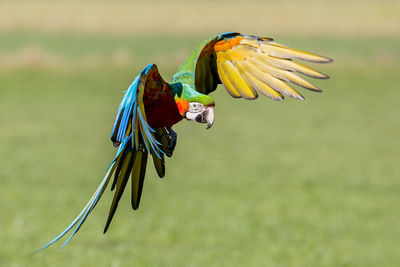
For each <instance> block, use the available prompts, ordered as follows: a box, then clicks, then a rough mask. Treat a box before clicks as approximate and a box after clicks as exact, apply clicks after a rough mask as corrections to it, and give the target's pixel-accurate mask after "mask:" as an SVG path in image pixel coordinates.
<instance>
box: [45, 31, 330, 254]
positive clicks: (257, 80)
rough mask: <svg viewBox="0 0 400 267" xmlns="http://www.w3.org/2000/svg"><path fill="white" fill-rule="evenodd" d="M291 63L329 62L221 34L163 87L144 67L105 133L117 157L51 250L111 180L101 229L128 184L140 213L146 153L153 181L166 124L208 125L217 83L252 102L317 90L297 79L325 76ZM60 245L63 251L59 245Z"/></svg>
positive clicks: (168, 134)
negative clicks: (111, 196)
mask: <svg viewBox="0 0 400 267" xmlns="http://www.w3.org/2000/svg"><path fill="white" fill-rule="evenodd" d="M297 59H300V60H304V61H310V62H317V63H327V62H331V59H329V58H326V57H322V56H318V55H315V54H311V53H308V52H303V51H300V50H296V49H291V48H288V47H285V46H283V45H280V44H278V43H275V42H274V41H273V40H272V39H271V38H264V37H257V36H252V35H243V34H240V33H224V34H221V35H217V36H214V37H212V38H210V39H208V40H205V41H204V42H202V43H201V44H200V46H198V47H197V48H196V49H194V50H193V52H192V53H191V54H190V55H189V57H188V59H187V60H186V61H185V62H184V63H183V64H182V65H181V66H180V67H179V68H178V71H177V72H176V74H175V75H174V76H173V78H172V80H171V82H170V83H167V82H165V81H164V80H163V78H162V77H161V76H160V74H159V72H158V69H157V66H156V65H155V64H150V65H148V66H146V67H145V68H144V69H143V70H142V71H141V72H140V74H139V75H138V76H137V77H136V78H135V79H134V81H133V82H132V84H131V85H130V86H129V88H128V90H127V91H126V93H125V94H124V97H123V99H122V101H121V104H120V106H119V109H118V112H117V116H116V119H115V123H114V126H113V129H112V133H111V140H112V142H113V144H114V146H116V147H118V150H117V153H116V156H115V158H114V160H113V161H112V162H111V164H110V166H109V168H108V172H107V174H106V176H105V177H104V179H103V181H102V182H101V184H100V185H99V187H98V188H97V190H96V192H95V193H94V195H93V196H92V198H91V199H90V200H89V202H88V204H87V205H86V206H85V208H84V209H83V210H82V212H81V213H80V214H79V215H78V217H77V218H76V219H75V220H74V221H73V222H72V223H71V224H70V225H69V226H68V227H67V228H66V229H65V230H64V231H63V232H62V233H61V234H60V235H58V236H57V237H56V238H54V239H53V240H52V241H50V242H49V243H48V244H46V245H45V246H43V247H42V249H44V248H46V247H48V246H49V245H51V244H53V243H54V242H56V241H57V240H59V239H60V238H61V237H62V236H64V235H65V234H66V233H67V232H68V231H69V230H71V229H72V228H73V227H74V226H75V229H74V231H73V233H72V234H71V236H70V237H69V239H68V240H67V241H66V242H65V243H64V245H66V244H67V243H68V242H69V241H70V240H71V238H72V237H73V236H74V235H75V233H76V232H77V231H78V230H79V229H80V227H81V226H82V224H83V222H84V221H85V220H86V218H87V217H88V215H89V214H90V212H91V211H92V210H93V209H94V207H95V206H96V204H97V203H98V201H99V199H100V198H101V196H102V194H103V192H104V191H105V189H106V187H107V185H108V184H109V182H110V181H111V180H112V185H111V190H115V193H114V199H113V201H112V204H111V208H110V212H109V215H108V219H107V222H106V226H105V229H104V232H106V231H107V229H108V227H109V225H110V223H111V220H112V218H113V216H114V214H115V211H116V209H117V206H118V202H119V200H120V198H121V196H122V193H123V192H124V189H125V187H126V185H127V182H128V180H129V178H130V180H131V204H132V208H133V209H137V208H138V207H139V203H140V198H141V194H142V189H143V182H144V178H145V172H146V166H147V159H148V155H150V156H151V157H152V159H153V164H154V167H155V169H156V171H157V174H158V175H159V177H160V178H162V177H164V175H165V159H164V156H165V155H166V156H169V157H170V156H172V153H173V150H174V148H175V144H176V140H177V139H176V138H177V135H176V133H175V132H174V131H173V130H172V128H171V127H172V126H173V125H174V124H176V123H178V122H180V121H181V120H182V119H183V118H185V119H187V120H193V121H196V122H200V123H206V124H207V128H210V127H211V126H212V124H213V122H214V106H215V103H214V100H213V99H212V98H211V97H210V96H209V95H208V94H209V93H211V92H212V91H214V90H215V89H216V88H217V85H218V84H221V83H222V84H223V85H224V87H225V89H226V91H227V92H228V93H229V94H230V95H231V96H232V97H234V98H245V99H248V100H252V99H256V98H257V97H258V94H260V93H261V94H263V95H265V96H267V97H269V98H271V99H273V100H282V99H283V98H284V95H286V96H289V97H292V98H295V99H299V100H303V99H304V97H303V96H302V95H301V94H300V93H299V92H297V91H296V90H295V89H294V88H292V87H291V86H290V85H289V83H292V84H296V85H299V86H301V87H304V88H306V89H309V90H312V91H317V92H319V91H320V90H319V89H318V88H317V87H316V86H314V85H312V84H311V83H310V82H308V81H307V80H305V79H304V78H302V77H301V76H298V75H297V74H296V73H301V74H304V75H306V76H310V77H313V78H319V79H326V78H328V76H326V75H325V74H322V73H320V72H318V71H315V70H313V69H311V68H309V67H307V66H305V65H302V64H300V63H298V62H296V60H297ZM64 245H63V246H64Z"/></svg>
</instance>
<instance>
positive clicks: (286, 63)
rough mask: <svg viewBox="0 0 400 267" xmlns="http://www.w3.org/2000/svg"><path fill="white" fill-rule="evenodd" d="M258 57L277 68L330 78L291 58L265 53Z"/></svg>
mask: <svg viewBox="0 0 400 267" xmlns="http://www.w3.org/2000/svg"><path fill="white" fill-rule="evenodd" d="M256 58H257V59H258V60H260V61H262V62H264V63H266V64H268V65H271V66H272V67H275V68H279V69H284V70H290V71H296V72H298V73H301V74H304V75H307V76H309V77H312V78H317V79H328V78H329V77H328V75H326V74H324V73H321V72H319V71H316V70H314V69H312V68H310V67H308V66H306V65H303V64H300V63H298V62H295V61H293V60H291V59H282V58H276V57H271V56H267V55H265V54H261V55H257V56H256Z"/></svg>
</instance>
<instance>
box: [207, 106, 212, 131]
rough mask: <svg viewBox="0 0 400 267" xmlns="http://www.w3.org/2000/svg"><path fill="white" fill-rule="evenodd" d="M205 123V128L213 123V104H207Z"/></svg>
mask: <svg viewBox="0 0 400 267" xmlns="http://www.w3.org/2000/svg"><path fill="white" fill-rule="evenodd" d="M205 112H207V114H206V123H207V129H209V128H210V127H211V126H212V125H213V124H214V106H208V107H207V109H206V111H205Z"/></svg>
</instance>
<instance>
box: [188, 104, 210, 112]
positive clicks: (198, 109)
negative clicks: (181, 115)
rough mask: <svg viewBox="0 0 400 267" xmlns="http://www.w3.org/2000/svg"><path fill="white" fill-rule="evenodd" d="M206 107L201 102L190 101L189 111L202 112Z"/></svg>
mask: <svg viewBox="0 0 400 267" xmlns="http://www.w3.org/2000/svg"><path fill="white" fill-rule="evenodd" d="M205 109H206V108H205V107H204V105H203V104H201V103H199V102H189V110H188V112H192V113H200V112H202V111H204V110H205Z"/></svg>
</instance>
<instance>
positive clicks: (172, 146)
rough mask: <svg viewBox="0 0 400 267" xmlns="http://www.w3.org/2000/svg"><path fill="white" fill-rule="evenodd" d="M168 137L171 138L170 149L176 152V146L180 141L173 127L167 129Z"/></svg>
mask: <svg viewBox="0 0 400 267" xmlns="http://www.w3.org/2000/svg"><path fill="white" fill-rule="evenodd" d="M167 130H168V135H169V137H170V138H171V142H170V143H169V144H168V149H169V150H171V151H174V149H175V146H176V141H177V140H178V134H177V133H176V132H175V131H174V130H172V127H167Z"/></svg>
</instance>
